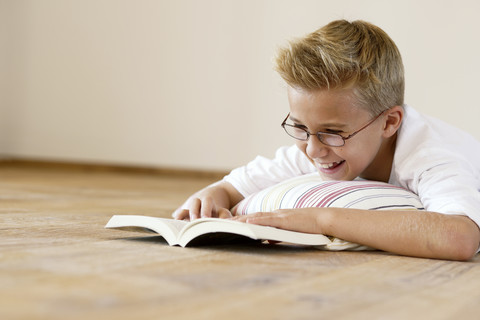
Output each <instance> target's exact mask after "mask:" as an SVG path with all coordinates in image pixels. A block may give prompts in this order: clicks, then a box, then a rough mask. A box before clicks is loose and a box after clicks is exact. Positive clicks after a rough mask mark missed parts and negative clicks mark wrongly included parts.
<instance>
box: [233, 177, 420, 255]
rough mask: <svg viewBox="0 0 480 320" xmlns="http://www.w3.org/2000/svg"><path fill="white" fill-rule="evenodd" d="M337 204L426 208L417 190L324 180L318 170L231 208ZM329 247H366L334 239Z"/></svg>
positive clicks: (240, 210)
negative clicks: (414, 191) (416, 193)
mask: <svg viewBox="0 0 480 320" xmlns="http://www.w3.org/2000/svg"><path fill="white" fill-rule="evenodd" d="M309 207H335V208H352V209H367V210H423V205H422V203H421V202H420V200H419V198H418V196H417V195H415V194H414V193H412V192H410V191H408V190H406V189H403V188H401V187H397V186H394V185H391V184H388V183H384V182H377V181H367V180H354V181H323V180H322V179H321V177H320V176H319V175H318V174H317V173H313V174H308V175H304V176H300V177H296V178H292V179H290V180H286V181H284V182H281V183H279V184H277V185H274V186H271V187H269V188H266V189H264V190H262V191H260V192H258V193H255V194H253V195H250V196H248V197H246V198H245V199H244V200H242V201H241V202H240V203H239V204H238V205H237V206H235V207H234V208H233V209H232V212H233V213H234V214H236V215H245V214H249V213H254V212H268V211H274V210H277V209H292V208H309ZM327 249H330V250H344V249H350V250H352V249H354V250H362V249H366V247H363V246H359V245H356V244H352V243H349V242H346V241H343V240H339V239H334V241H333V245H330V246H327Z"/></svg>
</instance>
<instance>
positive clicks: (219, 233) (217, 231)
mask: <svg viewBox="0 0 480 320" xmlns="http://www.w3.org/2000/svg"><path fill="white" fill-rule="evenodd" d="M105 228H120V229H128V230H132V229H133V230H136V231H145V229H147V230H151V231H153V232H155V233H158V234H159V235H161V236H162V237H163V238H164V239H165V240H166V241H167V242H168V244H169V245H171V246H174V245H179V246H182V247H185V246H187V245H199V244H208V243H210V244H223V243H231V242H232V241H235V240H239V239H253V240H273V241H281V242H288V243H293V244H299V245H313V246H321V245H327V244H330V243H331V241H330V239H329V238H327V237H326V236H324V235H321V234H311V233H301V232H294V231H288V230H282V229H277V228H273V227H265V226H259V225H255V224H249V223H244V222H239V221H233V220H227V219H218V218H202V219H197V220H194V221H191V222H188V221H182V220H174V219H165V218H156V217H147V216H139V215H115V216H113V217H112V218H111V219H110V221H108V223H107V225H106V226H105Z"/></svg>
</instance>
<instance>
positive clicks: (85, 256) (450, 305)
mask: <svg viewBox="0 0 480 320" xmlns="http://www.w3.org/2000/svg"><path fill="white" fill-rule="evenodd" d="M210 182H212V180H211V179H208V178H205V177H204V178H188V177H172V176H170V177H169V176H162V175H158V174H146V173H145V172H144V173H134V172H113V171H112V172H110V171H95V170H94V171H92V170H78V169H72V168H65V167H63V168H58V169H56V168H54V167H42V168H35V167H34V166H32V165H29V166H24V165H22V166H18V165H12V164H8V165H7V164H1V163H0V319H4V320H7V319H8V320H10V319H49V320H53V319H62V320H63V319H90V320H92V319H116V320H121V319H479V318H480V258H478V256H477V257H476V258H475V259H474V260H473V261H471V262H450V261H440V260H428V259H417V258H408V257H400V256H395V255H390V254H387V253H383V252H324V251H320V250H316V249H305V248H295V247H288V246H278V245H277V246H274V245H244V246H230V247H226V246H216V247H215V246H211V247H200V248H179V247H169V246H168V245H166V244H165V242H164V241H163V240H162V239H161V238H159V237H151V236H149V237H145V235H144V234H139V233H134V232H128V231H118V230H107V229H104V228H103V227H104V225H105V223H106V222H107V221H108V219H109V218H110V217H111V216H112V215H113V214H121V213H128V214H144V215H152V216H159V217H168V216H169V215H170V214H171V212H172V210H173V209H175V208H176V207H177V206H178V205H180V203H181V202H182V201H183V200H184V199H185V198H186V197H187V195H189V194H190V193H192V192H193V191H195V190H197V189H198V188H200V187H202V186H204V185H207V184H208V183H210Z"/></svg>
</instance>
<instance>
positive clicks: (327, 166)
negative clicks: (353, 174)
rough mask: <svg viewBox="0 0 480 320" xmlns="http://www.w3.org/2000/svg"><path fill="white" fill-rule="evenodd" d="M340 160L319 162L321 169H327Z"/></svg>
mask: <svg viewBox="0 0 480 320" xmlns="http://www.w3.org/2000/svg"><path fill="white" fill-rule="evenodd" d="M340 162H341V161H338V162H332V163H320V164H319V165H320V167H322V168H323V169H329V168H331V167H333V166H336V165H337V164H339V163H340Z"/></svg>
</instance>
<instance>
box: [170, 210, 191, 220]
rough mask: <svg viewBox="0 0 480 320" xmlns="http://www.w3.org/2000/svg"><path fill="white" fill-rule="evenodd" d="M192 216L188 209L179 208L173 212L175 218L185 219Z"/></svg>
mask: <svg viewBox="0 0 480 320" xmlns="http://www.w3.org/2000/svg"><path fill="white" fill-rule="evenodd" d="M189 217H190V212H189V211H188V210H187V209H177V211H175V212H174V213H173V218H174V219H177V220H185V219H188V218H189Z"/></svg>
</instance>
